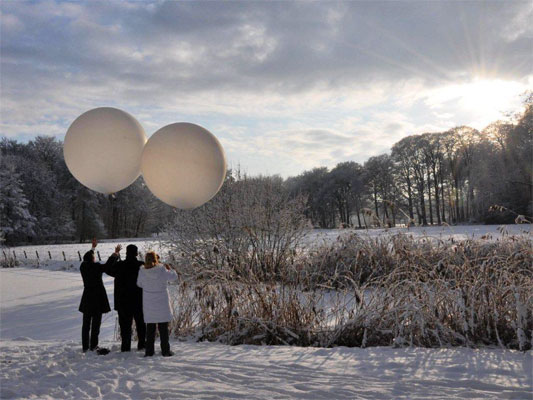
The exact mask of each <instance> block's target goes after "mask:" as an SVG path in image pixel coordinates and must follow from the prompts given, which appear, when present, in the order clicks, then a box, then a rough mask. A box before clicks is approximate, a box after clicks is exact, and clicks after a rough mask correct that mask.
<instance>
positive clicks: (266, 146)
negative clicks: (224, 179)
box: [0, 0, 533, 174]
mask: <svg viewBox="0 0 533 400" xmlns="http://www.w3.org/2000/svg"><path fill="white" fill-rule="evenodd" d="M532 10H533V8H532V6H531V4H530V3H529V2H506V3H500V2H470V1H467V2H340V3H337V2H304V1H293V2H244V1H242V2H241V1H234V2H224V3H218V2H173V1H170V2H165V1H163V2H76V3H71V2H61V1H51V0H50V1H37V2H2V3H1V14H0V22H1V28H0V29H1V32H0V33H1V35H0V36H1V40H0V42H1V43H0V52H1V54H0V55H1V57H0V64H1V74H0V85H1V88H2V92H1V100H2V104H1V107H0V108H1V114H2V115H1V125H0V128H1V129H2V134H3V135H5V136H9V137H19V138H27V137H31V135H32V132H33V134H34V135H37V134H49V135H56V136H58V137H61V136H62V135H63V134H64V132H65V131H66V129H67V128H68V125H69V124H70V122H71V121H73V120H74V119H75V118H76V117H77V116H78V115H79V114H81V113H82V112H84V111H86V110H87V109H89V108H93V107H97V106H102V105H108V106H115V107H118V108H123V109H125V110H126V111H129V112H131V113H132V114H133V115H136V116H137V117H138V118H139V120H140V121H141V123H142V124H143V126H144V127H145V129H146V130H147V132H148V133H152V132H154V131H155V130H156V129H157V128H158V127H161V126H163V125H165V124H168V123H171V122H174V121H184V120H189V121H191V122H196V123H199V124H203V125H206V126H207V127H209V128H210V129H211V130H213V131H214V132H215V133H216V134H217V135H220V136H221V140H222V141H223V143H224V144H225V145H227V146H228V149H229V150H228V151H229V152H230V153H231V155H232V157H234V159H236V160H246V162H249V164H250V165H253V167H252V168H251V169H252V170H253V172H259V171H262V170H265V169H269V170H270V171H271V172H281V173H283V174H290V173H296V172H299V171H301V170H302V168H304V167H306V168H307V167H308V166H310V165H311V164H313V163H314V164H313V165H318V164H317V163H321V162H323V163H326V164H328V165H330V164H331V163H334V162H335V160H341V159H345V158H348V157H354V158H355V159H358V160H360V159H361V158H363V157H364V155H365V154H368V155H375V153H376V152H379V151H386V150H387V148H388V147H390V145H392V143H393V142H392V141H393V140H397V139H399V138H401V137H402V135H406V134H412V133H416V132H418V131H421V130H426V129H427V128H435V129H441V128H444V127H447V126H449V125H450V124H454V123H456V124H460V123H477V124H482V123H484V122H485V121H486V120H487V119H488V118H489V117H490V115H492V114H493V113H496V112H498V111H500V110H499V109H502V108H506V107H509V106H516V104H517V100H516V98H517V95H516V93H517V92H519V91H520V90H522V89H524V88H526V87H527V86H528V85H530V84H531V82H532V81H531V76H532V75H533V74H532V72H531V63H532V62H533V56H532V54H531V36H532V31H531V28H530V27H529V25H530V24H528V21H529V19H530V16H531V13H532V12H533V11H532ZM477 81H483V82H504V84H503V85H502V86H500V89H501V91H502V92H504V94H505V95H504V96H496V97H499V100H498V101H497V102H495V103H494V104H492V103H491V104H489V107H487V109H488V110H490V111H488V110H486V112H484V113H480V112H478V111H477V109H476V105H475V99H476V96H475V94H472V93H475V88H476V86H473V88H474V89H472V86H469V85H471V84H472V83H473V82H477ZM489 87H490V85H489ZM494 87H496V86H494ZM510 87H512V88H513V89H512V90H510V89H509V90H507V89H508V88H510ZM462 92H464V93H462ZM468 93H470V94H468ZM512 96H514V97H515V100H513V101H511V100H510V98H511V97H512ZM477 98H480V97H477ZM495 110H496V111H495ZM494 119H497V118H494ZM217 129H220V130H219V131H217ZM352 143H353V146H352ZM313 146H317V148H316V149H314V148H313ZM271 148H273V149H276V150H270V149H271ZM250 153H254V154H256V157H251V156H250ZM279 154H286V156H284V157H285V158H283V159H282V160H281V161H280V160H279V157H278V155H279ZM365 159H366V157H365ZM360 161H364V160H360ZM243 163H244V161H243Z"/></svg>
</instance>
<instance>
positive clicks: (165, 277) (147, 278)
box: [137, 265, 178, 324]
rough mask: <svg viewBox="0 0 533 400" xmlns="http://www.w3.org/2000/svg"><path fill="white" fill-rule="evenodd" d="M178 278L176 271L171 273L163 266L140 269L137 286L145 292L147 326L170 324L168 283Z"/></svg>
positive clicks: (144, 302) (144, 311)
mask: <svg viewBox="0 0 533 400" xmlns="http://www.w3.org/2000/svg"><path fill="white" fill-rule="evenodd" d="M177 277H178V275H177V274H176V271H174V270H172V269H171V270H170V271H169V270H167V269H166V268H165V267H164V266H163V265H157V266H155V267H152V268H150V269H146V268H144V267H141V268H140V269H139V276H138V278H137V286H139V287H140V288H142V290H143V314H144V321H145V322H146V323H147V324H154V323H157V322H170V320H171V319H172V310H171V309H170V299H169V297H168V291H167V282H168V281H173V280H175V279H176V278H177Z"/></svg>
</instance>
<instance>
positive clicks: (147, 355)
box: [144, 353, 154, 357]
mask: <svg viewBox="0 0 533 400" xmlns="http://www.w3.org/2000/svg"><path fill="white" fill-rule="evenodd" d="M144 356H145V357H153V356H154V353H151V354H150V353H144Z"/></svg>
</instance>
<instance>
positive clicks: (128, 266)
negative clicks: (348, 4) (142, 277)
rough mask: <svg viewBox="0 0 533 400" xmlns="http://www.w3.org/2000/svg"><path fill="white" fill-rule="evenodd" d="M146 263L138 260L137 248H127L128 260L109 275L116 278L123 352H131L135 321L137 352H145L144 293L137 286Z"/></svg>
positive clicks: (129, 246) (118, 264) (116, 308)
mask: <svg viewBox="0 0 533 400" xmlns="http://www.w3.org/2000/svg"><path fill="white" fill-rule="evenodd" d="M143 264H144V263H143V262H142V261H139V260H138V259H137V246H135V245H133V244H130V245H128V246H127V247H126V259H125V260H124V261H119V262H117V263H116V264H114V265H113V266H112V267H111V268H110V269H109V272H108V275H111V276H114V277H115V297H114V300H115V310H117V312H118V322H119V325H120V337H121V338H122V345H121V348H120V349H121V351H130V350H131V333H132V329H131V326H132V323H133V320H134V319H135V327H136V328H137V338H138V341H137V350H144V348H145V341H146V325H145V323H144V316H143V291H142V289H141V288H140V287H138V286H137V276H138V275H139V268H140V267H141V266H142V265H143Z"/></svg>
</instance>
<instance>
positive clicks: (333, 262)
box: [173, 235, 533, 350]
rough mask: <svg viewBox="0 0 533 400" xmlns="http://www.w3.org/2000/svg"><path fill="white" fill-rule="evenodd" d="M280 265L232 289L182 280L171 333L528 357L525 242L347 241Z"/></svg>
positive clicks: (531, 281) (226, 283) (530, 310)
mask: <svg viewBox="0 0 533 400" xmlns="http://www.w3.org/2000/svg"><path fill="white" fill-rule="evenodd" d="M243 257H244V256H243ZM289 261H293V262H289ZM280 265H281V268H283V269H284V270H283V271H278V274H277V277H278V279H276V280H265V279H263V278H264V271H262V270H260V269H251V270H250V271H249V273H248V274H246V276H241V277H240V279H239V280H232V279H231V276H232V274H231V271H227V273H221V274H213V275H210V277H209V279H208V280H207V279H203V277H202V279H198V277H197V276H196V277H192V276H189V277H188V278H186V279H185V280H184V281H182V283H181V285H180V288H179V290H178V291H176V292H175V294H174V298H175V301H176V304H177V305H178V306H177V307H176V317H175V320H174V323H173V329H174V332H175V334H176V335H178V336H179V335H191V334H195V335H196V336H197V337H198V339H199V340H218V341H222V342H224V343H229V344H241V343H253V344H290V345H301V346H325V347H329V346H337V345H345V346H362V347H365V346H378V345H386V346H388V345H394V346H404V345H414V346H424V347H440V346H479V345H497V346H501V347H508V348H516V349H520V350H527V349H531V348H532V340H533V339H532V334H533V274H532V272H533V271H532V269H533V267H532V265H533V256H532V252H531V241H530V239H529V238H527V237H512V236H511V237H509V236H507V237H502V238H501V239H498V240H497V241H495V242H489V241H484V240H475V241H474V240H467V241H463V242H455V241H454V240H446V241H442V240H432V239H431V240H430V239H422V240H420V239H414V238H412V237H410V236H407V235H397V236H385V237H380V238H365V237H360V236H355V235H354V236H346V237H344V238H341V239H339V240H338V241H337V242H336V243H334V244H333V245H331V246H325V247H321V248H319V249H316V250H314V251H311V252H309V253H302V254H300V255H298V256H296V257H295V258H294V260H292V259H289V260H287V261H286V262H284V263H283V264H280ZM220 267H221V268H231V267H230V264H221V265H220Z"/></svg>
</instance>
